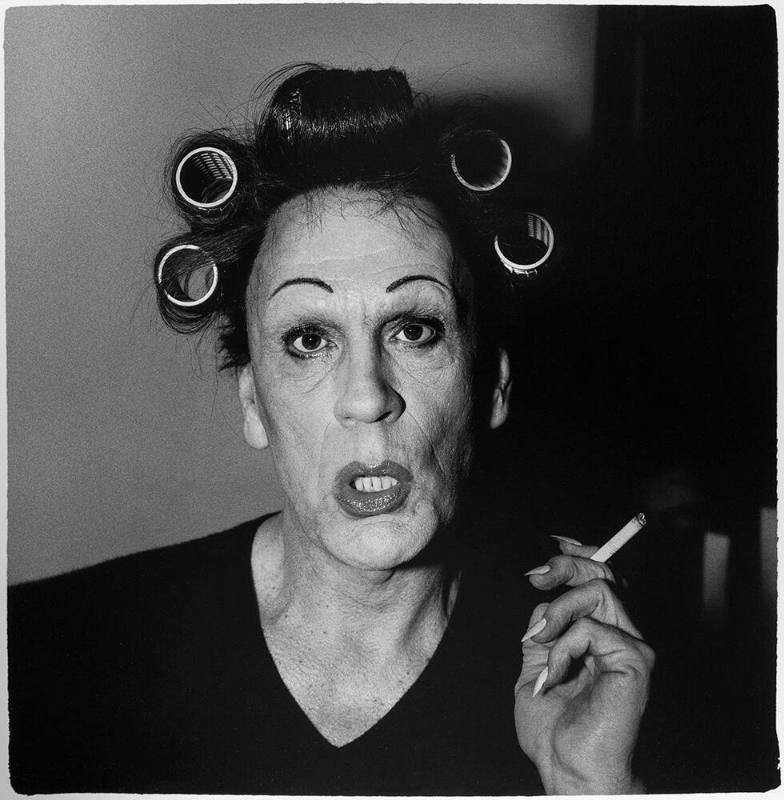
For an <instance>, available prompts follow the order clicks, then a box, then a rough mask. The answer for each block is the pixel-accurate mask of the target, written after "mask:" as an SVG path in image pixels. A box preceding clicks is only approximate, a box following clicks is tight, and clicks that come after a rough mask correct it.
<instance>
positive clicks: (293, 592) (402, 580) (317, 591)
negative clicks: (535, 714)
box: [253, 514, 459, 655]
mask: <svg viewBox="0 0 784 800" xmlns="http://www.w3.org/2000/svg"><path fill="white" fill-rule="evenodd" d="M444 555H445V554H444ZM451 561H452V560H451V559H450V558H448V557H442V558H435V557H433V553H428V554H427V557H425V558H420V559H417V560H416V562H411V563H408V564H405V565H402V566H399V567H395V568H394V569H385V570H370V569H358V568H356V567H352V566H349V565H346V564H344V563H341V562H339V561H337V560H336V559H334V558H332V557H331V556H330V555H329V554H327V553H326V552H325V551H324V550H323V549H322V548H319V547H317V546H315V545H313V543H312V542H310V541H309V540H308V539H307V538H306V537H304V536H301V535H297V534H296V532H293V531H292V530H291V529H290V528H288V527H287V526H286V520H285V515H284V514H281V515H278V516H277V517H273V518H271V519H270V520H268V521H267V522H266V523H265V524H264V525H262V526H261V528H260V529H259V532H258V533H257V535H256V540H255V542H254V547H253V574H254V581H255V584H256V591H257V596H258V599H259V607H260V610H261V617H262V624H263V625H264V627H265V628H266V627H267V626H274V625H280V624H282V625H284V626H286V627H290V628H292V629H298V630H301V631H302V633H303V634H304V635H308V636H313V637H314V641H318V642H320V643H321V644H322V646H326V647H329V646H330V645H332V646H334V647H336V648H339V647H346V646H350V647H352V648H356V647H362V648H363V649H364V648H371V649H372V650H373V651H374V652H375V653H376V654H377V655H382V651H383V652H390V651H394V650H398V651H399V650H400V649H403V648H405V649H410V648H412V647H415V648H417V649H418V647H419V646H424V647H426V648H427V643H428V642H432V641H435V642H436V643H437V641H438V640H440V637H441V635H442V634H443V631H444V629H445V628H446V624H447V622H448V620H449V616H450V614H451V611H452V607H453V605H454V601H455V598H456V595H457V585H458V580H459V575H458V572H457V570H456V569H455V568H454V565H453V564H452V563H451Z"/></svg>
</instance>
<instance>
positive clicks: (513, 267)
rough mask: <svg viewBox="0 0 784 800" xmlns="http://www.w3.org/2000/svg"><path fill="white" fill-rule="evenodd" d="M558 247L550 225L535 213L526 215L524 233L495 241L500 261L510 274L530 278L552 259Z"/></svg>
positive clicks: (508, 235)
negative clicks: (554, 250)
mask: <svg viewBox="0 0 784 800" xmlns="http://www.w3.org/2000/svg"><path fill="white" fill-rule="evenodd" d="M554 245H555V234H554V233H553V229H552V227H551V226H550V223H549V222H548V221H547V220H546V219H545V218H544V217H540V216H539V214H533V213H531V212H526V214H525V218H524V225H523V226H522V230H519V229H518V230H516V231H510V232H509V233H502V234H499V235H498V236H496V237H495V240H494V242H493V246H494V247H495V252H496V253H497V254H498V258H499V259H500V261H501V263H502V264H503V265H504V266H505V267H506V268H507V269H508V270H509V271H510V272H514V273H516V274H518V275H529V276H533V275H535V274H536V270H537V268H538V267H541V266H542V265H543V264H544V263H545V262H546V261H547V260H548V259H549V258H550V256H551V255H552V253H553V246H554Z"/></svg>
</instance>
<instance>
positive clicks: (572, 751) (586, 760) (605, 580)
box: [515, 542, 654, 794]
mask: <svg viewBox="0 0 784 800" xmlns="http://www.w3.org/2000/svg"><path fill="white" fill-rule="evenodd" d="M596 549H597V548H595V547H589V546H583V545H576V544H570V543H569V542H561V551H562V555H560V556H555V557H554V558H552V559H550V561H549V562H548V563H547V566H548V567H549V569H548V570H547V571H544V569H543V568H539V569H538V570H535V571H534V574H531V576H530V580H531V583H532V584H533V585H534V586H535V587H536V588H539V589H543V590H546V589H554V588H556V587H557V586H563V585H567V586H572V587H574V588H572V589H571V590H570V591H568V592H566V593H564V594H562V595H561V596H560V597H558V598H557V599H555V600H553V601H552V602H551V603H542V604H541V605H539V606H537V607H536V608H535V609H534V612H533V614H532V615H531V620H530V622H529V628H528V629H529V631H532V629H534V631H532V634H533V635H529V636H528V638H527V639H526V641H524V642H523V669H522V672H521V673H520V678H519V680H518V681H517V685H516V686H515V723H516V726H517V736H518V739H519V741H520V746H521V747H522V749H523V750H524V752H525V753H526V754H527V755H528V757H529V758H531V760H532V761H533V762H534V763H535V764H536V766H537V769H538V770H539V774H540V776H541V778H542V782H543V784H544V787H545V791H546V792H547V793H548V794H620V793H623V794H626V793H630V792H634V791H639V790H640V789H639V787H637V786H635V783H634V781H633V778H632V774H631V758H632V754H633V751H634V744H635V742H636V739H637V731H638V729H639V724H640V719H641V717H642V713H643V710H644V709H645V703H646V701H647V697H648V684H649V677H650V672H651V669H652V668H653V662H654V654H653V650H651V648H650V647H649V646H648V645H647V644H646V643H645V642H644V641H643V640H642V638H641V636H640V633H639V631H638V630H637V628H635V627H634V625H633V624H632V622H631V620H630V619H629V617H628V616H627V614H626V612H625V611H624V609H623V606H622V605H621V603H620V601H619V600H618V598H617V597H615V595H614V594H613V592H612V590H611V589H610V586H609V583H610V582H612V581H613V580H614V578H613V575H612V572H611V571H610V569H609V567H608V566H607V565H606V564H600V563H598V562H595V561H590V560H589V557H590V555H592V554H593V553H594V552H595V551H596ZM537 573H538V574H537ZM542 621H544V623H543V622H542ZM537 624H538V626H539V627H538V629H537V628H536V626H537ZM545 669H546V670H547V671H546V672H544V670H545ZM542 676H543V677H542ZM535 689H538V691H537V692H536V694H535V695H534V690H535Z"/></svg>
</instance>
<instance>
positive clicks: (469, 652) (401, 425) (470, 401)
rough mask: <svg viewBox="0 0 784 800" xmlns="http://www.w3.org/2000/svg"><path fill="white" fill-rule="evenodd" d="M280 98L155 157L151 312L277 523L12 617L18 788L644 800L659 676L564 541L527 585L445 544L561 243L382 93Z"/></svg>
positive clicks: (501, 159) (472, 143)
mask: <svg viewBox="0 0 784 800" xmlns="http://www.w3.org/2000/svg"><path fill="white" fill-rule="evenodd" d="M281 77H283V78H284V79H282V80H281V81H280V83H279V85H278V86H277V89H276V91H275V92H274V95H273V96H272V99H271V101H270V102H269V105H268V107H267V109H266V112H265V113H264V114H263V115H262V117H261V119H260V121H259V123H258V125H257V127H256V129H255V130H254V131H253V133H252V134H251V135H250V136H249V137H247V138H242V137H240V136H230V135H229V134H227V133H226V132H225V131H224V132H214V133H211V134H205V135H200V136H196V137H192V138H190V139H188V140H187V141H186V142H184V143H183V144H182V146H181V147H180V149H179V151H178V152H177V154H176V155H175V157H174V159H173V161H172V164H173V169H172V181H171V183H172V190H173V193H174V198H175V201H176V202H177V204H178V207H179V209H180V211H181V212H182V214H183V215H184V217H185V219H186V220H187V221H188V223H189V228H190V230H189V231H188V233H187V234H186V235H184V236H179V237H176V238H174V239H172V240H171V241H169V242H167V243H166V244H165V245H164V247H162V248H161V251H160V252H159V254H158V258H157V259H156V265H155V284H156V288H157V293H158V300H159V306H160V309H161V312H162V314H163V316H164V319H165V320H166V321H167V322H168V323H169V324H170V325H172V326H173V327H175V328H176V329H178V330H181V331H185V332H188V331H191V332H192V331H197V330H201V329H203V328H204V327H205V326H207V325H209V324H214V323H218V324H219V325H220V337H221V339H220V341H221V346H222V352H223V354H224V366H225V367H227V368H229V369H231V370H233V371H234V372H235V373H236V376H237V384H238V391H239V398H240V404H241V408H242V417H243V425H244V435H245V439H246V440H247V442H248V444H249V445H250V446H251V447H253V448H257V449H259V450H263V449H265V448H269V450H270V452H271V455H272V459H273V462H274V466H275V469H276V472H277V475H278V478H279V480H280V484H281V486H282V488H283V493H284V496H285V502H284V504H283V508H282V509H281V510H280V512H278V513H275V514H272V515H267V516H265V517H263V518H261V519H257V520H251V521H249V522H247V523H244V524H242V525H239V526H238V527H235V528H233V529H231V530H228V531H224V532H221V533H217V534H213V535H210V536H207V537H203V538H198V539H195V540H193V541H189V542H187V543H183V544H177V545H173V546H169V547H165V548H161V549H158V550H153V551H148V552H143V553H138V554H134V555H130V556H125V557H122V558H119V559H115V560H112V561H110V562H107V563H104V564H101V565H98V566H94V567H89V568H86V569H83V570H79V571H76V572H72V573H68V574H65V575H61V576H57V577H54V578H50V579H46V580H44V581H39V582H34V583H31V584H26V585H21V586H18V587H13V588H12V589H11V591H10V596H9V606H8V615H9V697H10V700H9V705H10V759H11V760H10V764H11V779H12V784H13V786H14V788H15V789H16V790H17V791H19V792H23V793H31V792H55V791H57V792H64V791H131V792H200V793H247V794H254V793H265V794H313V793H317V794H369V795H372V794H442V795H443V794H516V795H519V794H540V793H542V792H546V793H557V794H570V793H578V794H587V793H629V792H637V791H642V790H643V789H644V787H643V786H642V785H641V784H640V782H639V781H638V780H637V778H636V777H635V772H634V763H633V754H634V746H635V741H636V739H637V733H638V729H639V726H640V721H641V718H642V715H643V711H644V708H645V705H646V699H647V695H648V684H649V676H650V672H651V668H652V665H653V652H652V650H651V649H650V647H649V646H648V645H647V644H646V643H645V642H644V641H643V639H642V636H641V634H640V632H639V631H638V630H637V629H636V628H635V626H634V625H633V624H632V622H631V621H630V619H629V617H628V616H627V614H626V612H625V611H624V608H623V606H622V604H621V603H620V601H619V600H618V598H617V597H616V596H615V594H614V593H613V591H612V588H611V584H612V581H613V576H612V573H611V571H610V568H609V567H607V566H606V565H605V564H602V563H598V562H595V561H592V560H591V559H590V556H591V555H592V554H593V553H594V552H595V549H596V548H593V547H590V546H583V545H579V544H575V543H573V542H569V541H567V540H563V541H561V543H560V548H561V552H560V553H559V554H557V555H556V556H554V557H553V558H551V559H549V561H548V562H547V564H545V565H541V566H539V567H537V568H535V569H533V570H532V571H531V572H529V573H528V575H527V576H524V575H523V574H522V570H521V569H519V568H518V567H517V566H516V565H515V566H509V565H506V564H501V563H495V562H494V561H493V560H492V559H491V558H489V557H487V554H486V553H484V552H483V548H482V546H481V538H482V537H487V536H492V532H487V531H481V532H480V531H477V530H463V529H462V526H463V523H464V520H465V519H466V517H465V514H464V513H463V512H464V510H465V509H466V508H468V507H470V506H471V505H472V503H474V502H475V498H473V497H472V496H471V493H470V480H469V479H470V474H471V467H472V464H473V463H474V460H475V457H476V454H477V452H479V451H480V450H481V448H482V447H485V446H487V445H486V443H487V442H488V441H492V436H493V435H494V432H496V431H497V430H498V429H499V428H500V427H501V426H502V425H503V423H504V422H505V420H506V418H507V415H508V413H509V408H510V398H511V383H512V376H511V370H510V359H509V350H508V348H509V343H508V342H507V341H506V340H505V339H504V326H505V320H507V319H508V314H509V313H512V312H510V311H509V309H510V308H512V306H513V304H514V303H515V302H516V299H517V297H518V295H520V294H521V293H522V292H524V290H525V286H524V285H522V284H524V283H525V282H526V281H527V279H528V278H529V277H530V273H531V272H533V271H535V270H536V269H538V268H540V267H543V266H544V265H545V262H546V261H547V259H548V258H549V257H550V255H551V254H552V252H553V245H554V233H553V229H552V228H551V226H550V225H549V223H548V222H547V220H545V219H544V218H543V217H541V216H539V215H536V214H532V213H530V212H521V211H519V210H518V209H517V208H516V206H515V194H514V191H512V190H511V189H510V187H511V186H512V185H513V177H511V178H510V176H514V170H513V168H512V163H513V148H512V147H511V146H510V145H509V141H511V136H507V135H506V134H505V135H504V136H501V135H500V134H499V132H498V131H494V130H490V129H487V128H482V127H481V126H479V125H478V124H477V122H476V119H475V118H474V117H470V116H460V115H455V116H449V114H445V113H444V112H443V111H442V110H438V109H436V107H435V106H433V105H431V104H429V103H427V102H425V101H423V100H422V99H420V98H418V99H416V100H415V99H414V96H413V94H412V92H411V89H410V87H409V85H408V82H407V80H406V78H405V76H404V75H403V73H402V72H400V71H398V70H395V69H387V70H356V71H352V70H343V69H328V68H325V67H321V66H316V65H307V66H303V67H301V68H298V69H294V70H291V71H290V72H289V73H288V74H287V75H285V76H281ZM450 113H451V112H450ZM515 168H517V167H516V165H515ZM518 171H519V169H518ZM537 248H538V249H537ZM521 285H522V286H521ZM556 589H558V590H559V591H560V594H557V593H556V594H553V590H556ZM541 592H547V594H541ZM526 631H527V632H526ZM522 634H525V635H524V636H523V639H524V641H523V644H522V670H521V664H520V656H521V653H520V644H519V642H520V637H521V635H522ZM518 673H519V676H518Z"/></svg>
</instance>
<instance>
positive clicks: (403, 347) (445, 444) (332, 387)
mask: <svg viewBox="0 0 784 800" xmlns="http://www.w3.org/2000/svg"><path fill="white" fill-rule="evenodd" d="M421 210H424V211H425V212H430V215H432V214H433V209H430V208H428V207H427V206H426V205H424V204H422V205H421ZM470 297H471V285H470V276H469V273H468V271H467V270H465V269H464V268H462V267H460V266H459V261H458V260H457V259H456V258H455V253H454V252H453V249H452V245H451V243H450V241H449V238H448V237H447V235H446V234H445V232H444V231H443V230H442V229H441V227H440V226H439V225H438V224H437V223H435V222H433V221H432V219H430V216H429V215H428V216H426V217H425V218H424V219H423V218H422V215H417V214H415V213H413V212H412V211H411V210H407V209H405V208H403V207H398V208H396V209H382V208H381V207H380V205H379V204H378V202H377V201H375V200H374V199H373V198H372V197H370V196H368V195H363V194H361V193H356V192H349V191H348V190H341V192H340V193H337V192H332V193H329V194H324V195H323V196H321V197H319V198H316V199H315V200H311V203H310V204H309V205H306V204H305V201H304V200H303V199H301V198H299V199H295V200H293V201H291V202H290V203H288V204H286V205H285V206H282V207H281V208H280V209H279V210H278V211H277V212H276V214H275V215H274V217H273V219H272V220H271V225H270V229H269V231H268V234H267V236H266V238H265V241H264V243H263V244H262V247H261V249H260V252H259V254H258V257H257V259H256V262H255V265H254V269H253V272H252V274H251V278H250V281H249V285H248V295H247V308H248V311H247V315H248V316H247V324H248V337H249V342H250V355H251V363H250V365H249V366H248V367H246V368H245V369H244V370H243V371H242V373H241V375H240V398H241V401H242V405H243V410H244V415H245V435H246V438H247V440H248V441H249V443H250V444H252V445H253V446H255V447H264V446H266V445H267V444H268V445H269V446H270V447H271V449H272V455H273V459H274V462H275V465H276V468H277V471H278V475H279V478H280V481H281V484H282V487H283V490H284V492H285V495H286V498H287V501H286V506H285V508H284V513H283V521H284V525H285V526H286V530H291V531H292V532H293V533H294V534H295V535H297V536H299V537H301V539H302V541H303V542H304V543H305V545H306V546H307V547H310V548H316V549H317V550H318V551H320V552H321V553H323V554H326V555H327V556H328V557H329V558H334V559H337V560H338V561H340V562H342V563H344V564H347V565H351V566H354V567H359V568H364V569H390V568H394V567H396V566H399V565H402V564H405V563H406V562H409V561H410V560H411V559H413V558H414V557H415V556H416V555H417V554H418V553H419V552H421V551H422V550H423V548H424V547H426V546H427V544H428V543H429V542H430V541H431V540H432V539H433V537H434V536H435V535H436V534H437V532H438V531H439V530H442V529H443V528H444V527H445V526H447V525H448V524H449V523H450V522H451V521H452V519H453V517H454V515H455V512H456V509H457V507H458V502H459V499H460V498H459V492H460V487H461V483H462V479H463V478H464V476H465V475H466V473H467V470H468V467H469V464H470V461H471V453H472V447H473V440H474V435H475V430H476V425H477V424H478V421H477V420H476V419H475V414H474V406H475V404H474V401H475V387H474V382H473V363H474V354H475V351H476V342H475V326H474V323H473V317H472V308H471V302H470ZM499 363H500V365H501V373H502V374H501V383H506V384H508V374H507V372H508V368H507V366H506V359H505V355H503V354H501V356H500V361H499ZM507 397H508V392H507V391H506V390H505V389H504V390H502V389H500V388H497V389H496V391H495V395H494V398H493V403H492V412H491V418H490V419H489V420H485V421H484V423H483V424H490V425H491V426H494V425H499V424H501V422H503V420H504V419H505V416H506V403H507Z"/></svg>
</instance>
